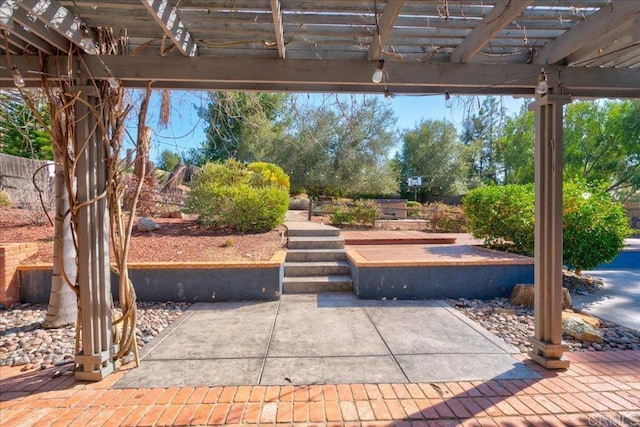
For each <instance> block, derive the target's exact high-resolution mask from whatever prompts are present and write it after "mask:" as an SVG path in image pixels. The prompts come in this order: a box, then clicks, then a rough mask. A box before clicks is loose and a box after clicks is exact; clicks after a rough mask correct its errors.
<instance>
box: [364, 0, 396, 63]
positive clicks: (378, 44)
mask: <svg viewBox="0 0 640 427" xmlns="http://www.w3.org/2000/svg"><path fill="white" fill-rule="evenodd" d="M403 5H404V1H401V0H389V1H388V2H387V5H386V6H385V7H384V11H383V12H382V15H380V19H379V20H378V31H379V34H375V35H374V36H373V39H372V40H371V45H369V51H368V52H367V59H368V60H369V61H377V60H378V59H380V54H381V52H382V49H384V46H385V45H386V44H387V39H388V38H389V35H390V34H391V30H393V26H394V24H395V22H396V20H397V19H398V15H399V14H400V9H402V6H403Z"/></svg>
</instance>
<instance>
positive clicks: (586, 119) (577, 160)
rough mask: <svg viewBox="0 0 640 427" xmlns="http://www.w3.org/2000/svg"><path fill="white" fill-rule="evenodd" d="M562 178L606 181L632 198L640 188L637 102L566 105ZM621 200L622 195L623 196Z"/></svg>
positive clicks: (638, 108) (639, 106)
mask: <svg viewBox="0 0 640 427" xmlns="http://www.w3.org/2000/svg"><path fill="white" fill-rule="evenodd" d="M564 160H565V165H564V171H563V172H564V176H565V179H566V178H581V179H586V180H587V181H589V182H606V183H607V184H608V190H609V191H615V192H618V193H620V194H623V195H631V194H633V193H635V192H637V191H638V189H639V188H640V101H624V102H605V103H599V102H574V103H572V104H570V105H568V106H567V110H566V114H565V131H564ZM623 197H624V196H623Z"/></svg>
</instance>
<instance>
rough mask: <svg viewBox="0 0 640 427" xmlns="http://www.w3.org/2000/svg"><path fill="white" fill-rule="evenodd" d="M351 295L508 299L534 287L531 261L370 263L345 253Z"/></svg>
mask: <svg viewBox="0 0 640 427" xmlns="http://www.w3.org/2000/svg"><path fill="white" fill-rule="evenodd" d="M347 258H348V261H349V264H350V266H351V279H352V280H353V292H354V293H355V294H356V296H357V297H358V298H359V299H385V298H386V299H394V298H397V299H399V300H424V299H442V298H469V299H473V298H477V299H493V298H496V297H508V296H509V295H510V294H511V290H512V289H513V287H514V286H515V285H516V284H518V283H533V269H534V265H533V259H527V260H524V261H522V262H521V263H517V262H511V263H497V262H491V261H486V262H470V263H467V264H466V265H465V264H464V263H462V262H461V263H458V264H457V265H454V264H448V265H447V264H438V263H430V262H406V263H396V265H394V263H389V262H384V263H381V262H371V261H367V260H365V259H364V258H363V257H361V256H359V254H358V253H357V252H351V251H350V252H348V254H347Z"/></svg>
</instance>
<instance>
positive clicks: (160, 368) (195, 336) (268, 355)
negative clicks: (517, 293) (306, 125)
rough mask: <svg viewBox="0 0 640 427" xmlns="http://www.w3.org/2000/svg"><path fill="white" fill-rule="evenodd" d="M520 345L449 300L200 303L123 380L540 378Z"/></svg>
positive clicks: (169, 383) (146, 383) (124, 383)
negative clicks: (518, 356) (525, 359)
mask: <svg viewBox="0 0 640 427" xmlns="http://www.w3.org/2000/svg"><path fill="white" fill-rule="evenodd" d="M515 353H518V350H517V349H515V348H514V347H512V346H510V345H507V344H505V343H504V342H503V341H502V340H501V339H499V338H497V337H495V336H493V335H492V334H490V333H489V332H487V331H486V330H484V329H483V328H482V327H480V326H479V325H478V324H476V323H474V322H472V321H470V320H469V319H467V318H466V317H465V316H463V315H462V314H460V313H458V312H457V311H456V310H455V309H453V308H451V307H449V306H448V304H447V303H446V302H444V301H363V300H358V299H356V297H355V296H354V295H353V294H350V293H321V294H309V295H283V296H282V299H281V300H280V301H273V302H241V303H239V302H236V303H216V304H204V303H202V304H194V305H193V306H191V308H190V309H189V310H188V312H187V313H186V314H185V315H184V316H183V317H182V318H181V319H180V320H179V321H177V322H176V323H175V324H174V325H172V326H171V327H170V328H168V329H167V330H165V331H163V332H162V333H161V334H160V336H158V337H157V338H156V339H155V340H154V341H153V342H151V343H150V344H149V345H148V346H146V347H144V349H143V353H142V366H141V367H140V368H139V369H134V370H131V371H129V372H128V373H127V375H125V376H124V378H123V379H122V380H120V381H119V382H118V383H117V384H116V387H122V388H128V387H136V388H138V387H145V388H146V387H185V386H191V387H198V386H221V385H288V384H338V383H409V382H442V381H484V380H490V379H494V380H495V379H533V378H539V374H538V373H536V372H534V371H533V370H531V369H530V368H528V367H527V366H525V365H523V364H522V363H521V362H519V361H518V360H517V359H516V358H514V357H513V355H514V354H515Z"/></svg>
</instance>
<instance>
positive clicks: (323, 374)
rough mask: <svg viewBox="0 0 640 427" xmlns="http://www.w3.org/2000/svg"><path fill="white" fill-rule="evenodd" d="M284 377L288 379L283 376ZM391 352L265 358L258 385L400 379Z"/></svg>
mask: <svg viewBox="0 0 640 427" xmlns="http://www.w3.org/2000/svg"><path fill="white" fill-rule="evenodd" d="M287 379H288V380H287ZM404 382H407V377H405V376H404V374H403V373H402V371H401V370H400V368H399V367H398V364H397V363H396V362H395V361H394V360H393V357H391V356H358V357H307V358H268V359H267V363H266V364H265V367H264V372H263V373H262V380H261V381H260V384H262V385H288V384H344V383H368V384H372V383H404Z"/></svg>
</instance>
